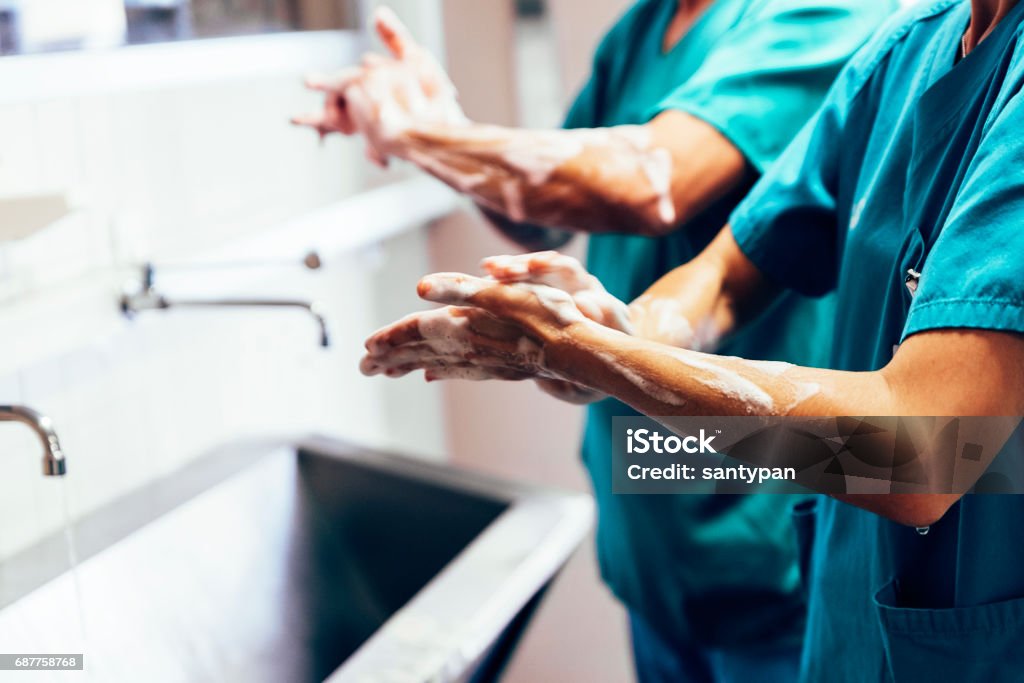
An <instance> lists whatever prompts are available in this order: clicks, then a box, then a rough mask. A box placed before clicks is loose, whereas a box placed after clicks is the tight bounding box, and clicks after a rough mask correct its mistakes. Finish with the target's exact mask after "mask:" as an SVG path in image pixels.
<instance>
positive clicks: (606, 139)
mask: <svg viewBox="0 0 1024 683" xmlns="http://www.w3.org/2000/svg"><path fill="white" fill-rule="evenodd" d="M460 137H461V138H462V139H463V140H470V141H476V142H479V143H484V144H492V145H495V146H497V147H498V156H499V158H500V159H501V160H502V161H503V162H504V163H505V164H506V165H508V166H509V167H511V168H512V169H514V170H515V171H517V172H518V173H520V174H521V175H522V177H523V180H524V181H525V182H526V183H527V185H529V186H532V187H538V186H541V185H544V184H545V183H547V182H548V181H549V180H550V179H551V176H552V175H554V173H555V172H556V171H557V170H558V169H559V168H561V167H562V166H563V165H564V164H566V163H567V162H568V161H570V160H572V159H575V158H576V157H578V156H580V155H581V154H583V153H584V151H586V149H587V148H588V147H603V148H606V149H608V150H609V151H610V154H609V155H608V164H615V165H616V170H617V172H619V173H620V174H622V175H627V174H628V173H630V172H634V173H636V172H638V173H640V174H641V175H642V176H643V177H644V178H645V179H646V180H647V183H648V185H649V186H650V188H651V193H652V199H653V200H654V202H655V206H656V212H657V217H658V220H659V221H660V222H661V223H663V224H665V225H671V224H673V223H675V221H676V211H675V204H674V202H673V201H672V168H673V163H672V155H671V153H670V152H669V151H668V150H667V149H665V148H663V147H655V148H652V147H651V143H652V136H651V134H650V131H648V130H647V129H646V128H644V127H642V126H617V127H614V128H578V129H570V130H558V131H554V130H551V131H546V130H541V131H530V132H529V133H528V134H525V135H523V134H512V133H510V132H509V131H508V130H506V129H503V128H499V127H496V126H471V127H468V128H466V129H464V130H463V131H460ZM503 192H507V191H506V190H503Z"/></svg>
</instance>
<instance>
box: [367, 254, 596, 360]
mask: <svg viewBox="0 0 1024 683" xmlns="http://www.w3.org/2000/svg"><path fill="white" fill-rule="evenodd" d="M419 294H420V296H421V297H423V298H424V299H426V300H428V301H433V302H436V303H442V304H448V306H446V307H444V308H440V309H436V310H433V311H428V312H425V313H417V314H414V315H411V316H408V317H406V318H404V319H402V320H400V321H398V322H396V323H394V324H392V325H389V326H387V327H385V328H383V329H381V330H379V331H378V332H376V333H374V334H373V335H372V336H371V337H370V338H369V339H368V340H367V342H366V350H367V355H366V357H365V358H364V359H363V361H362V363H361V366H360V367H361V369H362V371H363V373H364V374H367V375H376V374H384V375H387V376H389V377H400V376H402V375H405V374H407V373H409V372H412V371H414V370H424V371H425V376H426V378H427V379H428V380H434V379H449V378H461V379H474V380H482V379H505V380H523V379H548V380H564V379H565V378H563V377H561V376H559V375H557V374H556V373H555V372H553V371H552V370H551V368H550V367H549V365H548V363H547V358H546V355H545V350H546V349H547V348H548V346H549V345H550V344H551V343H552V342H554V341H556V340H559V339H561V338H562V336H563V335H564V334H565V333H566V332H567V330H568V329H569V328H571V327H572V326H574V325H578V324H592V323H588V320H587V318H586V316H584V314H583V313H582V312H581V311H580V310H579V308H577V306H576V304H575V303H574V302H573V299H572V297H571V296H570V295H569V294H567V293H566V292H564V291H562V290H559V289H555V288H553V287H549V286H546V285H539V284H530V283H522V282H518V283H503V282H498V281H496V280H493V279H483V278H478V277H473V276H471V275H462V274H457V273H442V274H437V275H430V276H427V277H425V278H423V280H421V281H420V284H419Z"/></svg>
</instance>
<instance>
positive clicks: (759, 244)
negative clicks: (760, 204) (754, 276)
mask: <svg viewBox="0 0 1024 683" xmlns="http://www.w3.org/2000/svg"><path fill="white" fill-rule="evenodd" d="M752 204H754V202H751V201H750V200H749V199H748V200H746V201H744V202H742V203H741V204H740V205H739V207H738V208H737V209H736V210H735V211H734V212H733V213H732V216H731V217H730V218H729V227H730V228H731V230H732V236H733V238H734V239H735V240H736V244H738V245H739V248H740V251H742V252H743V255H744V256H746V257H747V258H748V259H750V261H751V262H752V263H753V264H754V265H755V266H757V269H758V270H760V271H761V272H762V273H764V275H766V276H767V277H768V278H769V279H770V280H772V281H773V282H775V283H776V284H779V285H782V286H783V287H787V288H791V289H795V290H797V291H799V292H801V293H807V291H806V290H808V289H809V288H808V287H806V283H801V282H798V281H797V280H796V279H794V277H793V276H794V275H796V274H797V273H798V272H799V270H798V269H796V268H794V267H793V265H792V264H790V261H791V260H792V257H793V254H792V250H789V249H785V248H784V247H783V245H782V242H781V241H780V240H778V239H772V237H771V234H770V233H771V226H772V221H771V218H770V217H769V216H767V215H765V214H762V213H761V212H759V211H758V210H757V207H756V206H752ZM802 285H804V286H802Z"/></svg>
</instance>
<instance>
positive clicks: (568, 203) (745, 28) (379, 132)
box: [296, 0, 896, 682]
mask: <svg viewBox="0 0 1024 683" xmlns="http://www.w3.org/2000/svg"><path fill="white" fill-rule="evenodd" d="M895 6H896V2H895V1H894V0H876V1H874V2H870V3H863V2H859V1H857V0H752V1H747V0H716V1H711V0H690V1H680V0H641V1H640V2H637V3H636V4H634V5H633V6H632V7H631V8H630V10H629V11H628V12H627V13H626V14H625V15H624V16H623V17H622V18H621V19H620V20H619V21H618V23H617V24H616V25H615V26H614V27H613V28H612V29H611V30H610V32H609V33H608V35H607V36H606V37H605V38H604V40H603V41H602V43H601V45H600V47H599V49H598V51H597V54H596V57H595V59H594V65H593V73H592V75H591V77H590V79H589V81H588V83H587V84H586V86H585V87H584V88H583V90H582V92H581V93H580V94H579V96H578V98H577V99H576V102H575V104H574V105H573V106H572V109H571V111H570V113H569V114H568V116H567V118H566V121H565V127H566V128H567V129H588V131H595V130H596V131H598V132H599V133H601V135H592V134H590V133H587V135H588V137H586V138H578V137H577V136H575V135H574V133H572V132H569V131H561V132H559V131H544V132H536V131H524V130H516V129H508V128H499V127H495V126H484V125H481V124H477V123H474V122H471V121H469V120H468V119H467V118H466V117H465V116H464V115H463V114H462V113H461V110H460V109H459V107H458V104H457V101H456V100H455V98H454V96H453V93H454V90H453V89H452V88H451V86H450V84H449V83H448V82H447V77H446V76H445V75H444V74H443V72H442V71H441V70H440V69H439V67H437V65H436V62H434V61H433V60H432V59H431V58H430V57H429V55H427V54H426V53H425V51H424V50H423V49H422V48H420V47H419V46H418V45H416V44H415V41H413V40H412V39H411V37H410V36H409V35H408V32H407V31H406V30H405V29H404V27H402V26H401V25H400V23H399V22H397V19H396V18H395V17H394V16H393V15H391V14H390V13H387V12H385V13H383V14H378V16H377V18H376V28H377V31H378V33H379V35H380V37H381V39H382V42H383V43H384V44H385V45H386V46H387V47H388V49H389V52H390V55H389V56H388V57H387V58H384V57H375V58H372V59H370V60H368V62H367V63H365V64H364V65H363V66H362V67H361V68H360V69H356V70H348V71H345V72H342V73H341V74H338V75H335V76H329V77H316V78H313V79H311V81H310V85H311V86H312V87H314V88H316V89H319V90H323V91H325V92H326V94H327V98H326V106H325V109H324V111H323V112H319V113H317V114H313V115H310V116H306V117H299V118H297V120H296V122H297V123H301V124H306V125H309V126H312V127H314V128H316V129H317V130H319V131H320V132H321V133H329V132H335V131H337V132H342V133H346V134H352V133H356V134H361V135H362V136H363V138H364V139H365V140H366V142H367V144H368V155H369V157H370V158H371V159H374V160H377V161H379V162H385V161H386V160H387V159H389V158H401V159H404V160H407V161H410V162H412V163H414V164H416V165H418V166H420V167H421V168H423V169H424V170H426V171H428V172H430V173H432V174H434V175H435V176H437V177H439V178H440V179H441V180H444V181H445V182H447V183H449V184H450V185H452V186H453V187H455V188H456V189H458V190H460V191H463V192H466V193H467V194H468V195H470V196H471V197H472V198H473V199H475V200H476V201H477V203H478V204H480V205H481V207H482V208H483V209H484V210H485V212H487V214H488V215H489V217H491V219H492V220H493V222H494V224H495V225H496V226H497V227H498V228H499V229H500V230H501V231H502V232H504V233H505V234H506V235H507V236H509V237H511V238H512V239H514V240H515V241H517V242H519V243H520V244H522V245H524V246H526V247H527V248H554V247H557V246H560V245H562V244H564V243H565V242H566V241H567V240H568V238H569V237H571V236H572V235H573V234H574V233H576V232H586V233H591V234H592V236H591V238H590V243H589V256H588V260H589V264H590V267H591V269H593V271H594V272H595V273H596V274H597V275H598V276H600V278H601V279H602V280H603V281H604V284H605V286H606V287H607V288H608V289H609V290H610V291H611V293H612V294H614V295H615V296H616V297H618V298H619V299H623V300H630V299H633V298H635V297H636V296H638V295H639V294H640V293H642V292H643V290H644V289H645V288H646V287H647V286H649V285H650V284H651V283H653V282H654V281H655V280H657V279H658V278H659V277H660V276H661V275H663V274H664V273H666V272H668V271H669V270H671V269H672V268H674V267H675V266H678V265H680V264H683V263H685V262H687V261H689V260H690V259H692V258H693V257H694V256H695V255H696V254H698V253H699V252H700V250H701V249H703V248H704V247H705V246H706V245H707V243H708V241H709V240H710V239H711V238H712V237H713V236H714V234H715V233H716V232H717V230H718V228H719V227H720V226H721V225H722V223H723V222H724V220H725V218H726V216H727V215H728V213H729V211H731V210H732V209H733V208H734V207H735V206H736V204H737V202H738V201H739V200H740V199H741V198H742V196H743V195H744V194H745V193H746V191H747V190H749V188H750V186H751V185H752V183H753V182H754V181H755V180H756V179H757V178H758V177H759V176H760V175H761V174H762V173H763V172H764V171H765V169H767V168H768V167H769V166H770V165H771V163H772V162H773V161H774V160H775V159H776V158H777V156H778V155H779V154H780V153H781V151H782V150H783V149H784V148H785V147H786V145H787V144H788V143H789V142H790V141H791V140H792V138H793V137H794V136H795V135H796V133H797V131H798V130H799V129H800V127H801V126H802V125H803V124H804V123H805V122H806V121H807V120H808V119H809V118H810V116H811V115H812V114H813V112H814V111H815V110H816V109H817V107H818V106H819V105H820V104H821V101H822V99H823V97H824V95H825V93H826V91H827V89H828V87H829V85H830V84H831V83H832V81H833V80H834V78H835V77H836V75H837V74H838V72H839V69H840V68H841V67H842V66H843V65H844V64H845V63H846V61H847V59H848V58H849V57H850V56H851V55H852V54H853V52H854V51H855V50H856V49H857V48H859V47H860V46H861V45H862V44H863V43H864V42H865V41H866V40H867V39H868V37H869V36H870V35H871V34H872V33H873V32H874V31H875V30H876V29H877V28H878V27H879V26H880V24H881V23H882V22H883V21H884V20H885V19H886V18H887V17H888V16H889V15H890V14H891V12H892V11H893V10H894V9H895ZM417 84H422V86H423V87H422V88H418V87H417ZM392 94H395V97H394V101H392V100H391V99H389V98H390V96H391V95H392ZM410 102H413V103H417V102H418V104H409V103H410ZM403 117H404V118H403ZM643 136H647V137H648V142H646V143H645V142H643V141H642V139H643ZM577 140H580V142H577ZM576 145H578V147H579V148H578V149H577V148H576V147H575V146H576ZM566 150H568V151H566ZM660 153H664V154H662V157H661V158H666V157H667V158H668V159H669V160H670V163H671V172H670V173H669V174H668V176H667V177H666V178H665V179H664V181H665V191H666V195H667V196H661V197H659V196H656V195H655V194H652V192H651V186H652V182H649V180H650V179H649V178H647V177H645V176H644V174H641V173H638V172H637V170H636V169H637V168H639V166H640V165H646V166H645V167H647V168H650V163H649V162H651V161H657V160H658V158H659V157H658V155H659V154H660ZM553 160H555V161H553ZM637 160H642V161H640V163H639V164H638V162H637ZM545 168H546V169H547V170H545ZM656 168H657V164H655V169H656ZM538 176H539V177H538ZM666 199H667V200H668V201H667V206H666ZM666 212H667V213H666ZM541 225H545V226H558V227H560V228H562V229H561V230H552V229H548V228H543V227H540V226H541ZM567 262H568V260H566V259H560V258H558V257H556V256H551V257H550V261H549V265H550V267H551V268H552V269H555V270H557V269H559V268H563V267H567V266H564V264H565V263H567ZM567 268H569V269H570V270H571V267H567ZM570 278H571V274H570ZM831 318H832V308H831V305H830V302H829V301H826V300H822V301H812V300H810V299H807V298H803V297H799V296H797V295H792V296H787V297H785V299H784V300H783V301H781V302H780V303H779V304H778V305H777V306H776V307H775V309H774V311H773V313H772V315H771V316H769V317H766V318H765V319H764V320H763V322H761V323H760V324H758V325H757V326H755V327H754V328H752V329H751V330H750V331H749V332H748V333H747V334H745V335H743V336H741V337H737V338H736V339H734V340H731V341H729V342H727V343H725V344H723V345H722V346H721V349H720V350H721V352H723V353H727V354H735V355H745V356H748V357H753V358H765V359H773V360H786V361H791V362H797V363H802V364H805V365H819V364H822V363H824V362H825V361H826V359H827V357H826V354H825V351H826V350H827V348H828V344H827V343H826V342H824V341H823V339H824V338H825V337H827V335H828V331H829V328H830V326H831ZM676 341H678V340H676ZM389 374H392V375H396V374H402V370H401V369H400V368H399V369H392V370H390V371H389ZM467 376H469V375H467V374H466V373H465V372H463V369H460V368H454V369H452V368H446V369H445V370H444V371H443V372H442V371H440V370H439V369H435V371H433V372H432V373H431V374H430V378H432V379H440V378H445V377H467ZM473 378H476V379H479V378H481V377H480V376H473ZM541 386H542V388H544V389H546V390H548V391H549V392H551V393H554V394H555V395H556V396H559V397H560V398H564V399H566V400H571V401H574V402H577V403H586V402H588V401H591V400H594V399H595V398H597V397H598V395H596V394H592V393H590V392H584V391H579V390H578V387H572V386H568V387H567V386H565V385H564V383H563V384H561V385H560V384H559V383H555V382H542V383H541ZM632 414H634V412H633V410H632V409H631V408H629V407H628V406H626V405H624V404H623V403H621V402H618V401H615V400H611V399H609V400H603V401H600V402H597V403H595V404H594V405H592V406H591V407H590V409H589V416H588V420H587V428H586V436H585V441H584V447H583V451H584V455H583V457H584V461H585V463H586V465H587V468H588V470H589V472H590V474H591V477H592V480H593V484H594V491H595V495H596V497H597V503H598V509H599V523H598V534H597V542H598V557H599V562H600V566H601V571H602V574H603V576H604V578H605V580H606V581H607V583H608V584H609V586H610V587H611V589H612V590H613V591H614V593H615V594H616V596H618V597H619V599H621V600H622V601H623V603H624V604H625V605H626V607H627V608H628V610H629V613H630V622H631V626H632V632H633V643H634V649H635V654H636V664H637V670H638V674H639V677H640V679H641V681H642V682H655V681H673V682H678V681H697V682H703V681H743V682H745V681H750V680H755V679H756V680H762V681H773V680H779V681H789V680H791V679H792V678H793V676H794V675H795V674H794V672H795V670H796V667H797V663H798V659H799V652H800V642H801V638H802V633H803V628H804V611H805V604H804V598H803V596H802V595H801V591H800V585H799V576H798V571H797V567H796V548H795V539H794V535H793V533H792V530H791V527H790V523H789V507H790V506H791V505H792V503H793V500H792V499H790V498H787V497H783V496H746V497H743V496H735V497H733V498H730V499H717V500H705V499H703V498H701V497H689V498H672V497H664V498H657V497H639V496H630V497H627V496H614V495H613V494H612V487H611V481H610V468H611V448H610V438H611V418H612V417H613V416H616V415H632Z"/></svg>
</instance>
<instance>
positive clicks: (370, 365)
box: [359, 356, 381, 377]
mask: <svg viewBox="0 0 1024 683" xmlns="http://www.w3.org/2000/svg"><path fill="white" fill-rule="evenodd" d="M380 370H381V366H380V364H379V363H377V362H376V361H375V360H373V359H371V358H370V357H369V356H363V359H362V360H361V361H359V372H361V373H363V375H365V376H366V377H373V376H374V375H378V374H380Z"/></svg>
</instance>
